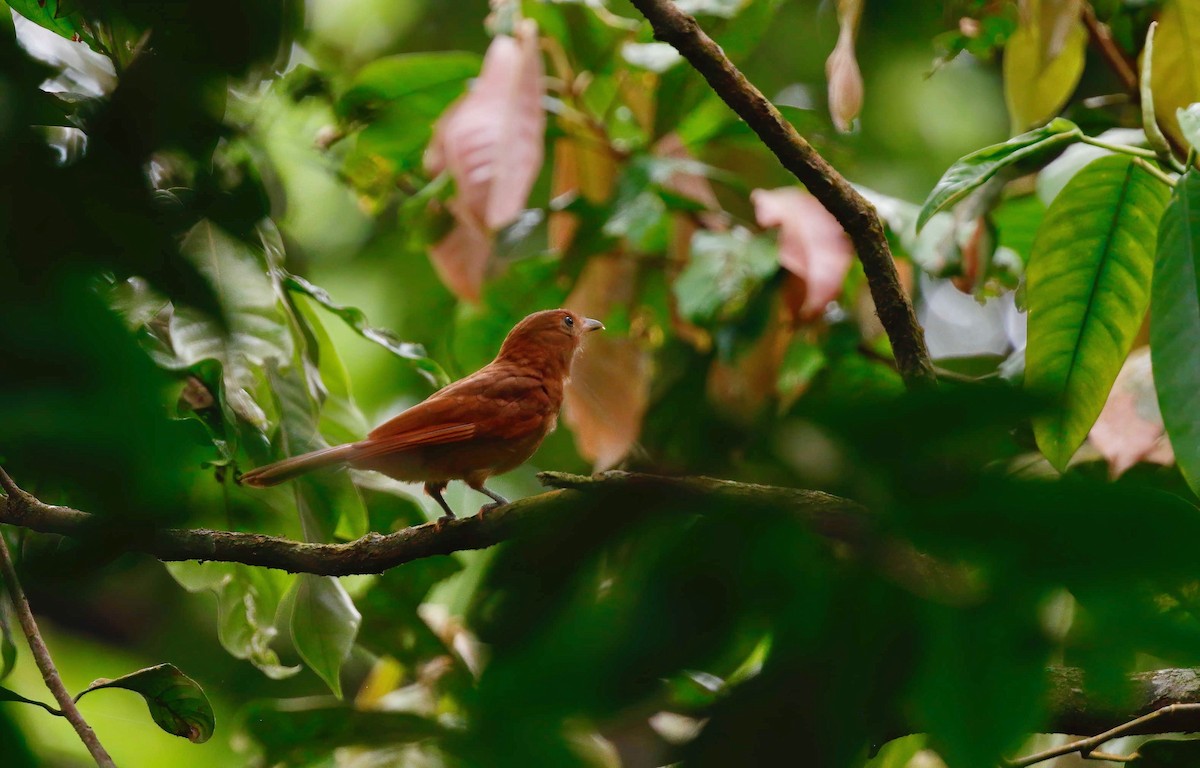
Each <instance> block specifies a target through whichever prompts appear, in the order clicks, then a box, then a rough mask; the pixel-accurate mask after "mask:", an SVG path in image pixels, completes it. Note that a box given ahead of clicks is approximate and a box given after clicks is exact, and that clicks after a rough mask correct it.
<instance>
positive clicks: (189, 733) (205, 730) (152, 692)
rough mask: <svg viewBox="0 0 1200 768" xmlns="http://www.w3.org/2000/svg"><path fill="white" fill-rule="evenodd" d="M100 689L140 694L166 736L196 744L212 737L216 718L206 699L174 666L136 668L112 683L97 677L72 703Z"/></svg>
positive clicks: (198, 687)
mask: <svg viewBox="0 0 1200 768" xmlns="http://www.w3.org/2000/svg"><path fill="white" fill-rule="evenodd" d="M102 688H124V689H125V690H127V691H133V692H134V693H140V694H141V695H142V698H144V699H145V700H146V706H148V707H149V708H150V716H151V717H153V718H154V722H156V723H158V727H159V728H162V729H163V730H164V731H166V732H167V733H170V734H174V735H175V736H183V737H184V738H186V739H187V740H188V741H191V742H194V743H196V744H203V743H204V742H206V741H208V740H209V738H211V737H212V734H213V727H214V725H215V719H214V716H213V710H212V705H211V704H209V703H208V697H207V696H205V695H204V690H203V689H202V688H201V687H200V686H199V685H196V682H195V681H194V680H192V679H191V678H190V677H188V676H187V675H185V674H183V673H182V672H180V671H179V669H178V668H176V667H175V665H174V664H159V665H158V666H156V667H147V668H146V669H139V670H138V671H137V672H131V673H130V674H128V675H123V676H121V677H118V678H117V679H115V680H108V679H106V678H100V679H99V680H96V681H94V682H93V683H92V684H91V685H89V686H88V687H87V688H86V689H85V690H83V691H82V692H81V693H80V694H79V695H78V696H76V697H75V700H76V701H79V700H80V699H82V698H83V697H84V696H85V695H87V694H89V693H91V692H92V691H98V690H100V689H102Z"/></svg>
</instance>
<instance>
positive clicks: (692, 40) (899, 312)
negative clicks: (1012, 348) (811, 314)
mask: <svg viewBox="0 0 1200 768" xmlns="http://www.w3.org/2000/svg"><path fill="white" fill-rule="evenodd" d="M632 2H633V4H634V5H635V6H637V9H638V10H639V11H641V12H642V15H643V16H645V17H646V18H647V19H649V20H650V25H651V26H652V27H653V28H654V36H655V37H656V38H657V39H659V40H662V41H663V42H666V43H670V44H671V45H672V46H674V47H675V48H676V49H677V50H678V51H679V52H680V53H681V54H683V56H684V58H686V59H687V60H688V61H689V62H690V63H691V65H692V66H693V67H695V68H696V70H697V71H699V72H700V74H701V75H703V76H704V79H705V80H707V81H708V83H709V85H711V86H712V89H713V90H714V91H715V92H716V93H717V95H718V96H720V97H721V99H723V100H724V101H725V103H726V104H728V105H729V106H730V108H731V109H733V111H734V112H736V113H737V114H738V116H740V117H741V118H742V119H743V120H745V121H746V124H747V125H749V126H750V127H751V128H752V129H753V130H754V132H755V133H756V134H758V137H759V138H760V139H761V140H762V142H763V143H764V144H765V145H766V146H767V148H768V149H770V150H771V152H773V153H774V154H775V156H776V157H777V158H779V161H780V162H781V163H782V164H783V167H784V168H786V169H788V170H789V171H791V172H792V174H793V175H795V177H796V178H797V179H799V180H800V182H801V183H802V184H804V186H805V187H807V188H808V191H809V192H811V193H812V194H813V196H814V197H816V198H817V200H819V201H820V202H821V205H823V206H825V208H826V210H828V211H829V212H830V213H831V214H833V216H834V218H836V219H837V220H838V223H840V224H841V225H842V228H843V229H844V230H846V234H847V235H849V236H850V240H851V241H852V242H853V243H854V249H855V251H857V252H858V258H859V260H860V261H861V262H862V265H863V272H865V273H866V276H867V283H868V285H869V286H870V288H871V298H872V299H874V300H875V310H876V312H878V314H879V320H880V322H881V323H882V324H883V328H884V330H885V331H887V335H888V339H889V340H890V341H891V343H892V351H893V353H894V354H895V356H896V367H897V369H898V370H899V371H900V375H901V376H903V377H904V381H905V383H907V384H908V386H909V387H910V388H911V387H913V386H917V385H920V384H923V383H931V382H933V381H934V380H935V378H934V373H933V365H932V364H931V363H930V360H929V350H928V349H926V348H925V333H924V331H922V330H921V326H920V324H918V323H917V317H916V314H915V313H914V312H913V308H912V304H911V303H910V302H909V300H908V297H907V296H905V295H904V290H903V289H902V288H901V287H900V279H899V277H898V276H897V275H896V265H895V263H894V262H893V261H892V252H891V248H889V247H888V243H887V237H886V236H885V235H884V231H883V224H882V223H881V222H880V220H879V215H878V214H877V213H876V211H875V208H874V206H872V205H871V204H870V203H869V202H867V200H866V198H864V197H863V196H862V195H860V194H859V193H858V191H857V190H855V189H854V187H852V186H851V185H850V182H848V181H847V180H846V179H845V177H843V176H842V175H841V174H840V173H838V172H837V171H836V170H835V169H834V168H833V166H831V165H830V164H829V163H828V162H826V160H825V158H823V157H821V155H820V154H819V153H818V152H817V151H816V150H815V149H813V147H812V145H811V144H809V143H808V142H807V141H806V140H805V139H804V137H803V136H801V135H800V134H799V133H798V132H797V131H796V129H795V128H794V127H793V126H792V124H791V123H789V122H788V121H787V120H785V119H784V118H783V115H781V114H780V113H779V110H778V109H776V108H775V105H774V104H772V103H771V102H770V101H769V100H767V98H766V97H765V96H763V95H762V92H761V91H759V90H758V88H756V87H755V86H754V84H753V83H751V82H750V81H749V80H747V79H746V77H745V76H744V75H743V74H742V73H741V72H740V71H738V68H737V67H736V66H734V64H733V62H731V61H730V60H729V57H727V56H726V55H725V52H724V51H722V50H721V46H719V45H717V44H716V43H715V42H713V40H712V38H710V37H709V36H708V35H706V34H705V33H704V30H702V29H701V28H700V25H699V24H697V23H696V20H695V19H694V18H692V17H691V16H689V15H688V14H686V13H684V12H682V11H680V10H679V9H678V7H676V5H675V4H674V3H673V2H672V1H671V0H632Z"/></svg>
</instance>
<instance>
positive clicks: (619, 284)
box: [563, 256, 650, 472]
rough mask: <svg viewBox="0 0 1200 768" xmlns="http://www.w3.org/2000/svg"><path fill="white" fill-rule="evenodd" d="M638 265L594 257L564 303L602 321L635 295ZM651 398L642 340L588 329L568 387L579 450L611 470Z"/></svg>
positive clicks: (567, 405) (569, 418)
mask: <svg viewBox="0 0 1200 768" xmlns="http://www.w3.org/2000/svg"><path fill="white" fill-rule="evenodd" d="M636 277H637V264H636V262H635V261H634V260H633V259H629V258H620V257H613V256H602V257H595V258H592V259H591V260H590V261H589V262H588V264H587V266H586V267H585V268H584V271H583V274H581V275H580V277H579V280H577V281H576V283H575V289H574V290H573V291H572V292H571V295H570V296H568V297H567V300H566V302H565V303H564V306H566V307H567V308H569V309H572V310H574V311H576V312H579V313H581V314H583V315H584V316H586V317H594V318H597V319H600V320H603V319H604V318H605V317H608V316H609V314H610V312H611V311H612V310H613V308H614V307H620V308H622V311H624V309H625V307H626V306H627V305H628V303H629V302H630V300H631V299H632V298H633V290H634V287H635V281H636ZM649 397H650V356H649V354H648V353H647V352H646V350H645V349H644V348H643V346H642V344H641V343H640V342H638V340H637V339H633V338H629V337H623V336H616V335H613V332H612V331H601V332H600V333H592V334H588V336H587V338H586V339H585V340H584V346H583V350H582V352H581V353H580V355H579V357H577V358H576V359H575V363H574V365H573V366H572V368H571V380H570V382H568V384H567V387H566V389H565V391H564V400H563V421H564V422H565V423H566V425H567V426H568V427H570V429H571V433H572V434H573V435H574V437H575V447H576V448H577V449H578V450H579V455H580V456H582V457H584V458H585V459H587V460H588V461H590V462H592V464H593V467H594V470H595V471H597V472H600V471H603V470H606V469H611V468H612V467H613V466H615V465H616V464H617V463H619V462H620V461H621V459H623V458H625V456H626V454H628V453H629V450H630V449H631V448H632V447H633V446H634V444H635V443H636V442H637V439H638V435H639V434H640V433H641V429H642V417H643V416H644V415H645V412H646V406H647V404H648V401H649Z"/></svg>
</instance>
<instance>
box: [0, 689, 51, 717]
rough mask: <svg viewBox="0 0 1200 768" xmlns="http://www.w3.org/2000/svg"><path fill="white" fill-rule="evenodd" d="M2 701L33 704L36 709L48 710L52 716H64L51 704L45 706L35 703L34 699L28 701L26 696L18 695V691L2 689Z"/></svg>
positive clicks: (0, 698)
mask: <svg viewBox="0 0 1200 768" xmlns="http://www.w3.org/2000/svg"><path fill="white" fill-rule="evenodd" d="M0 701H15V702H19V703H21V704H32V705H34V706H35V707H41V708H42V709H44V710H46V711H47V712H49V713H50V714H52V715H61V714H62V712H59V711H58V710H57V709H55V708H54V707H52V706H50V705H49V704H43V703H42V702H40V701H34V700H33V699H27V698H25V697H24V696H22V695H21V694H19V693H17V692H16V691H10V690H9V689H7V688H3V687H0Z"/></svg>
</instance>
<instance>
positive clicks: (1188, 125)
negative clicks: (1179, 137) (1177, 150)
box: [1175, 104, 1200, 147]
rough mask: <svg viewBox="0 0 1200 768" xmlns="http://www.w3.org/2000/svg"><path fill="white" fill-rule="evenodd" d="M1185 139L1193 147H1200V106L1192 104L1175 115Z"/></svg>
mask: <svg viewBox="0 0 1200 768" xmlns="http://www.w3.org/2000/svg"><path fill="white" fill-rule="evenodd" d="M1175 114H1176V116H1177V117H1178V118H1179V129H1180V130H1181V131H1182V132H1183V138H1185V139H1187V142H1188V144H1190V145H1191V146H1193V147H1200V104H1191V105H1189V106H1188V108H1187V109H1181V110H1179V111H1178V112H1176V113H1175Z"/></svg>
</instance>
